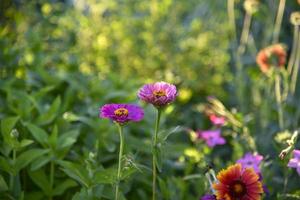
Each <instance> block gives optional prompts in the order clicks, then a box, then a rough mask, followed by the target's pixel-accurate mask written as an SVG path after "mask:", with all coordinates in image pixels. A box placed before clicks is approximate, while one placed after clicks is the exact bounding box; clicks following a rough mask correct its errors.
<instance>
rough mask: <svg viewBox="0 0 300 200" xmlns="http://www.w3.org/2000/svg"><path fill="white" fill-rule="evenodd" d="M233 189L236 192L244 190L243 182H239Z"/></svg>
mask: <svg viewBox="0 0 300 200" xmlns="http://www.w3.org/2000/svg"><path fill="white" fill-rule="evenodd" d="M233 190H234V192H235V193H242V192H243V191H244V188H243V186H242V185H241V184H239V183H237V184H234V185H233Z"/></svg>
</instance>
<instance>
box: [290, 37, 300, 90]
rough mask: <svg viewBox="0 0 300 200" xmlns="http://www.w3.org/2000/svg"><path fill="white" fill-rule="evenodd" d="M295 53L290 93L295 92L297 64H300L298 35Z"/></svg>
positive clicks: (299, 39)
mask: <svg viewBox="0 0 300 200" xmlns="http://www.w3.org/2000/svg"><path fill="white" fill-rule="evenodd" d="M296 55H297V56H296V60H295V62H294V70H293V73H292V79H291V86H290V88H291V93H292V95H294V94H295V90H296V84H297V79H298V72H299V64H300V37H299V36H298V44H297V48H296Z"/></svg>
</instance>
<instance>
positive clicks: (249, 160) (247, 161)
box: [236, 153, 264, 173]
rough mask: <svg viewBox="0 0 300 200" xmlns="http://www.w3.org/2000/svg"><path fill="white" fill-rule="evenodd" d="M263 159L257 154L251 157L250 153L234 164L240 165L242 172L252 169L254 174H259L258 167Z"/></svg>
mask: <svg viewBox="0 0 300 200" xmlns="http://www.w3.org/2000/svg"><path fill="white" fill-rule="evenodd" d="M263 158H264V157H263V156H262V155H259V154H257V155H253V154H251V153H246V154H245V155H244V157H242V158H241V159H239V160H237V161H236V162H237V163H240V164H241V165H242V168H243V170H245V169H246V168H251V167H252V168H253V169H254V171H255V172H256V173H260V169H259V165H260V163H261V161H262V160H263Z"/></svg>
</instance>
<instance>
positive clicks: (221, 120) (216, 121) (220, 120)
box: [209, 114, 226, 126]
mask: <svg viewBox="0 0 300 200" xmlns="http://www.w3.org/2000/svg"><path fill="white" fill-rule="evenodd" d="M209 119H210V121H211V123H212V124H213V125H215V126H223V125H224V124H225V122H226V119H225V117H219V116H217V115H215V114H211V115H209Z"/></svg>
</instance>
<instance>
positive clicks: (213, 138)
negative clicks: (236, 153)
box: [197, 129, 226, 147]
mask: <svg viewBox="0 0 300 200" xmlns="http://www.w3.org/2000/svg"><path fill="white" fill-rule="evenodd" d="M197 133H198V138H201V139H203V140H205V142H206V144H207V145H208V146H209V147H214V146H216V145H222V144H225V143H226V141H225V139H224V138H223V137H222V136H221V130H220V129H217V130H205V131H198V132H197Z"/></svg>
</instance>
